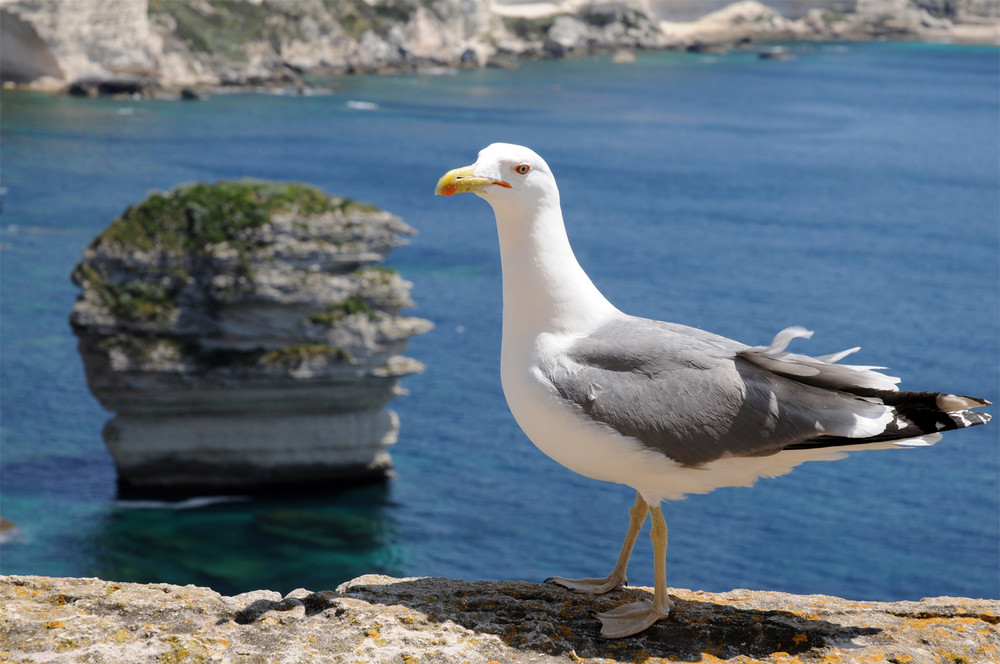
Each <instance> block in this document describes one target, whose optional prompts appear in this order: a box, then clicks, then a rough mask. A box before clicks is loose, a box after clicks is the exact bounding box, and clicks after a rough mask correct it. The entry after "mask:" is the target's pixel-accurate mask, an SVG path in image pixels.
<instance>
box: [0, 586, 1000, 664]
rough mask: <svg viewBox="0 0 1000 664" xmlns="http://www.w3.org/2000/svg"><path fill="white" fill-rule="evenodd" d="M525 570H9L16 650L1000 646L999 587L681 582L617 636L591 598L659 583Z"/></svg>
mask: <svg viewBox="0 0 1000 664" xmlns="http://www.w3.org/2000/svg"><path fill="white" fill-rule="evenodd" d="M650 592H651V591H650V590H649V589H646V588H626V589H624V590H621V591H618V592H613V593H609V594H608V595H602V596H596V597H595V596H590V595H579V594H575V593H572V592H570V591H568V590H566V589H564V588H560V587H558V586H552V585H546V584H534V583H525V582H521V581H456V580H452V579H441V578H409V579H395V578H390V577H385V576H364V577H360V578H358V579H355V580H353V581H349V582H348V583H345V584H343V585H342V586H340V587H339V588H337V589H336V590H335V591H334V590H323V591H319V592H313V591H309V590H303V589H299V590H294V591H292V592H290V593H288V594H287V595H285V596H282V595H281V594H280V593H277V592H274V591H268V590H259V591H255V592H250V593H245V594H243V595H238V596H236V597H223V596H221V595H219V594H218V593H216V592H213V591H212V590H209V589H207V588H198V587H195V586H184V587H181V586H172V585H167V584H151V585H143V584H134V583H112V582H108V581H100V580H98V579H49V578H42V577H30V576H10V577H0V636H2V637H3V638H2V639H0V658H2V659H3V660H4V661H13V662H83V661H88V662H89V661H118V662H125V661H127V662H130V663H132V664H145V663H147V662H148V663H149V664H153V663H162V662H174V661H176V662H182V661H183V662H222V663H225V662H265V661H266V662H283V663H284V662H287V663H289V664H290V663H292V662H317V663H334V662H337V663H344V664H347V663H354V662H371V663H387V664H388V663H390V662H391V663H393V664H398V663H410V664H413V663H416V662H437V663H440V664H446V663H447V664H452V663H454V664H458V663H461V662H467V663H468V664H489V663H490V662H504V663H507V662H539V663H546V664H561V663H567V664H568V663H571V662H582V661H587V662H594V663H595V664H602V663H603V664H612V663H615V662H668V661H670V662H672V661H681V662H723V661H725V662H734V663H735V662H745V663H748V664H749V663H750V662H757V663H760V662H775V663H778V662H782V663H785V664H789V663H793V662H798V663H800V664H806V663H815V664H835V663H837V662H894V663H896V664H903V663H908V664H932V663H934V664H954V663H956V662H969V663H972V662H977V663H978V662H984V663H985V662H995V661H998V658H1000V631H998V629H997V623H998V620H1000V602H997V601H995V600H975V599H965V598H951V597H938V598H932V599H924V600H921V601H919V602H892V603H890V602H855V601H849V600H844V599H840V598H837V597H828V596H821V595H811V596H798V595H788V594H783V593H774V592H765V591H753V590H733V591H731V592H727V593H707V592H698V591H691V590H683V589H679V588H673V589H670V590H669V594H670V596H671V599H672V600H673V601H674V603H675V608H674V610H673V611H672V612H671V615H670V616H669V617H668V618H667V619H666V620H663V621H661V622H659V623H657V624H656V625H654V626H653V627H651V628H650V629H648V630H647V631H646V632H643V633H642V634H639V635H637V636H635V637H629V638H626V639H619V640H609V639H604V638H601V637H600V636H599V634H598V627H599V623H598V622H597V620H596V619H595V618H594V617H593V615H592V613H593V611H595V610H597V611H606V610H609V609H611V608H612V607H614V606H617V605H619V604H621V603H622V602H628V601H634V600H636V599H639V598H642V597H648V596H649V594H650Z"/></svg>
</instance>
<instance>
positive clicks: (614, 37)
mask: <svg viewBox="0 0 1000 664" xmlns="http://www.w3.org/2000/svg"><path fill="white" fill-rule="evenodd" d="M772 4H773V5H774V6H773V7H772V6H768V5H765V4H762V3H760V2H757V1H756V0H747V1H743V2H737V3H735V4H728V5H727V4H726V2H724V1H723V0H699V2H692V1H691V0H553V1H551V2H546V1H528V2H523V1H520V0H502V1H498V0H432V1H431V2H427V1H425V0H378V1H375V2H368V1H363V0H341V1H339V2H332V3H331V2H324V3H321V2H313V1H311V0H294V1H289V0H284V1H282V2H276V1H273V0H226V1H219V0H205V1H204V2H198V3H189V2H168V1H166V0H88V1H87V2H73V3H65V2H60V1H59V0H31V1H30V2H29V1H28V0H0V29H2V35H0V39H2V41H3V43H4V48H3V51H2V54H0V73H2V78H3V82H4V86H5V87H17V88H28V89H36V90H48V91H53V92H69V93H72V94H80V95H105V94H107V95H115V94H121V95H144V96H183V97H189V98H197V97H198V96H200V95H201V91H202V90H205V89H212V88H216V89H217V88H237V89H247V88H262V89H275V88H281V89H290V90H293V91H294V90H305V89H307V88H308V87H309V84H308V81H309V78H310V77H311V76H323V75H341V74H350V73H384V72H399V71H418V70H429V69H433V68H441V67H484V66H505V67H509V66H515V65H516V63H517V62H518V61H519V60H523V59H538V58H564V57H575V56H582V55H590V54H599V53H615V54H616V56H617V57H616V61H619V62H628V61H630V60H631V59H634V58H633V53H634V51H638V50H663V49H674V50H693V51H718V50H725V49H727V48H730V47H734V46H739V45H742V46H743V47H746V46H747V45H748V44H757V43H762V42H763V43H767V42H773V41H780V40H804V41H859V40H870V39H897V40H911V41H938V42H946V43H966V44H987V45H1000V4H998V3H996V2H995V1H993V0H949V1H947V2H945V1H944V0H809V1H808V2H795V3H790V2H781V1H779V0H775V1H774V2H773V3H772ZM705 12H709V13H705ZM767 53H770V51H767Z"/></svg>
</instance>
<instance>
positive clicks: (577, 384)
mask: <svg viewBox="0 0 1000 664" xmlns="http://www.w3.org/2000/svg"><path fill="white" fill-rule="evenodd" d="M747 350H748V347H747V346H745V345H743V344H740V343H738V342H736V341H733V340H731V339H726V338H725V337H720V336H717V335H713V334H709V333H706V332H702V331H700V330H696V329H693V328H688V327H685V326H682V325H676V324H671V323H660V322H658V321H651V320H646V319H641V318H634V317H629V318H625V319H622V320H619V321H615V322H613V323H610V324H608V325H606V326H604V327H603V328H600V329H598V330H596V331H595V332H594V333H593V334H591V335H589V336H587V337H586V338H583V339H580V340H579V341H578V342H576V343H575V344H574V346H573V347H571V348H570V349H569V350H568V351H567V352H566V353H565V355H563V356H561V357H560V358H558V361H555V362H553V363H552V364H551V365H550V366H548V367H544V368H543V370H544V371H545V373H546V376H547V378H548V379H549V380H550V381H551V383H552V385H553V386H554V388H555V389H556V391H557V392H558V393H559V395H560V396H561V397H562V398H563V399H565V400H566V401H568V402H569V403H571V404H573V405H574V406H576V407H578V408H580V409H581V410H583V412H585V413H586V414H587V415H588V416H590V417H591V418H592V419H594V420H596V421H598V422H601V423H603V424H605V425H607V426H609V427H611V428H612V429H614V430H616V431H617V432H618V433H621V434H623V435H626V436H630V437H633V438H635V439H636V440H638V441H640V442H641V443H642V444H643V445H644V446H646V447H648V448H650V449H653V450H656V451H658V452H661V453H663V454H665V455H666V456H668V457H670V458H671V459H673V460H675V461H677V462H679V463H681V464H683V465H686V466H699V465H702V464H705V463H708V462H710V461H713V460H715V459H719V458H721V457H725V456H757V455H766V454H773V453H775V452H778V451H780V450H782V449H784V448H785V447H788V446H792V445H796V444H799V443H802V442H804V441H807V440H810V439H813V438H815V437H817V436H821V435H844V436H846V435H850V433H851V431H852V430H853V429H854V427H855V423H856V419H857V418H858V417H865V418H877V417H879V416H881V415H882V414H883V413H884V412H885V407H884V406H883V405H881V404H880V403H877V402H872V401H869V400H866V399H864V398H860V397H856V396H854V395H850V394H845V393H841V392H837V391H833V390H828V389H823V388H819V387H815V386H810V385H805V384H802V383H800V382H797V381H794V380H791V379H789V378H786V377H783V376H780V375H777V374H775V373H773V372H772V371H769V370H768V369H766V368H763V367H761V366H759V365H757V364H755V363H753V362H751V361H748V360H747V359H746V358H744V357H743V354H744V353H745V352H746V351H747Z"/></svg>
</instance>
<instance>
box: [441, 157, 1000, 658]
mask: <svg viewBox="0 0 1000 664" xmlns="http://www.w3.org/2000/svg"><path fill="white" fill-rule="evenodd" d="M463 192H471V193H474V194H476V195H477V196H479V197H481V198H483V199H484V200H485V201H486V202H487V203H489V204H490V206H491V207H492V208H493V212H494V215H495V216H496V223H497V231H498V235H499V240H500V258H501V263H502V268H503V341H502V348H501V359H500V373H501V381H502V383H503V391H504V396H505V397H506V399H507V404H508V405H509V407H510V411H511V413H512V414H513V416H514V418H515V420H516V421H517V423H518V425H519V426H520V427H521V429H522V430H523V431H524V433H525V434H526V435H527V437H528V438H529V439H530V440H531V441H532V442H533V443H534V444H535V446H536V447H538V449H539V450H541V451H542V452H543V453H544V454H546V455H548V456H549V457H551V458H552V459H554V460H555V461H557V462H558V463H560V464H562V465H563V466H565V467H567V468H569V469H570V470H573V471H575V472H577V473H579V474H581V475H584V476H586V477H590V478H593V479H597V480H603V481H607V482H615V483H618V484H624V485H626V486H629V487H631V488H633V489H635V491H636V499H635V503H634V505H633V506H632V508H631V509H630V510H629V525H628V530H627V533H626V536H625V541H624V543H623V544H622V548H621V553H620V554H619V556H618V560H617V562H616V563H615V565H614V567H613V568H612V570H611V572H610V573H609V574H608V576H606V577H604V578H596V579H567V578H563V577H553V578H551V579H548V580H547V581H548V582H550V583H554V584H557V585H560V586H563V587H566V588H569V589H570V590H573V591H576V592H580V593H592V594H601V593H606V592H610V591H612V590H616V589H618V588H621V587H623V586H625V585H626V576H625V572H626V568H627V566H628V562H629V558H630V556H631V553H632V548H633V546H634V544H635V542H636V539H637V537H638V535H639V531H640V529H641V528H642V526H643V523H644V522H645V520H646V516H647V515H648V516H649V517H650V521H651V526H650V537H651V539H652V541H653V558H654V565H655V567H654V589H653V596H652V599H651V600H648V599H647V600H642V601H639V602H633V603H629V604H625V605H623V606H619V607H617V608H615V609H613V610H611V611H608V612H605V613H600V614H597V617H598V618H599V619H600V621H601V634H602V635H603V636H605V637H608V638H620V637H625V636H630V635H633V634H638V633H640V632H642V631H643V630H645V629H647V628H648V627H650V626H651V625H653V624H654V623H655V622H657V621H658V620H661V619H663V618H666V617H667V616H668V615H669V614H670V610H671V608H672V606H673V603H672V602H671V600H670V598H669V597H668V596H667V585H666V552H667V525H666V522H665V521H664V518H663V512H662V509H661V507H660V505H661V503H662V501H664V500H672V499H680V498H683V497H684V496H686V495H688V494H702V493H708V492H710V491H713V490H715V489H717V488H720V487H729V486H751V485H753V484H754V482H755V481H756V480H757V479H758V478H759V477H775V476H778V475H782V474H785V473H787V472H789V471H791V470H792V468H793V467H795V466H797V465H798V464H800V463H802V462H805V461H817V460H835V459H838V458H842V457H843V456H845V452H846V451H854V450H860V449H887V448H893V447H913V446H920V445H929V444H933V443H934V442H936V441H937V440H938V439H940V437H941V435H940V433H941V432H942V431H948V430H951V429H960V428H964V427H968V426H973V425H977V424H984V423H986V422H987V421H989V419H990V416H989V415H988V414H986V413H980V412H975V411H971V410H969V409H971V408H976V407H978V406H986V405H989V404H990V402H989V401H986V400H984V399H975V398H972V397H965V396H959V395H954V394H942V393H932V392H901V391H899V390H898V388H897V386H896V384H897V383H898V382H899V380H900V379H899V378H895V377H892V376H888V375H886V374H883V373H880V372H879V371H878V370H879V369H883V368H884V367H869V366H856V365H846V364H839V363H838V362H839V361H840V360H842V359H843V358H844V357H846V356H848V355H850V354H851V353H854V352H856V351H857V350H859V348H851V349H848V350H845V351H841V352H839V353H834V354H832V355H825V356H821V357H812V356H808V355H800V354H797V353H791V352H788V351H787V350H786V348H787V347H788V345H789V343H790V342H791V341H793V340H794V339H797V338H808V337H810V336H811V335H812V332H810V331H808V330H806V329H804V328H801V327H790V328H787V329H784V330H782V331H781V332H779V333H778V334H777V335H776V336H775V337H774V340H773V341H772V343H771V344H770V345H768V346H747V345H745V344H742V343H740V342H737V341H734V340H732V339H728V338H726V337H722V336H719V335H716V334H711V333H709V332H705V331H702V330H700V329H696V328H692V327H687V326H685V325H680V324H677V323H668V322H661V321H656V320H649V319H645V318H638V317H636V316H630V315H628V314H625V313H623V312H621V311H619V310H618V309H617V308H616V307H615V306H614V305H612V304H611V303H610V302H609V301H608V300H607V298H605V297H604V296H603V295H602V294H601V292H600V291H599V290H598V289H597V288H596V287H595V286H594V284H593V282H592V281H591V280H590V278H589V277H588V276H587V274H586V273H585V272H584V270H583V268H581V267H580V264H579V263H578V262H577V259H576V257H575V256H574V254H573V249H572V247H571V246H570V243H569V239H568V237H567V234H566V228H565V225H564V223H563V216H562V209H561V206H560V203H559V189H558V187H557V186H556V181H555V178H554V177H553V175H552V171H551V169H550V168H549V167H548V165H547V164H546V163H545V161H544V160H543V159H542V158H541V157H539V156H538V155H537V154H535V152H533V151H532V150H530V149H528V148H526V147H522V146H519V145H511V144H506V143H494V144H493V145H490V146H488V147H486V148H485V149H483V150H482V151H481V152H480V153H479V158H478V160H477V161H476V163H474V164H472V165H471V166H465V167H463V168H456V169H454V170H451V171H448V172H447V173H445V174H444V175H443V176H442V177H441V179H440V180H439V181H438V183H437V188H436V190H435V193H436V194H439V195H443V196H451V195H453V194H457V193H463Z"/></svg>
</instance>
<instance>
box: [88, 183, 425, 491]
mask: <svg viewBox="0 0 1000 664" xmlns="http://www.w3.org/2000/svg"><path fill="white" fill-rule="evenodd" d="M413 233H414V231H413V229H412V228H410V227H409V226H408V225H407V224H405V223H404V222H403V221H402V220H401V219H400V218H399V217H396V216H395V215H393V214H390V213H388V212H385V211H382V210H378V209H376V208H375V207H374V206H371V205H368V204H365V203H359V202H357V201H353V200H351V199H346V198H341V197H335V196H327V195H326V194H324V193H323V192H321V191H320V190H318V189H316V188H313V187H310V186H308V185H302V184H296V183H280V182H270V181H259V180H241V181H236V182H219V183H215V184H198V183H196V184H190V185H183V186H180V187H178V188H176V189H174V190H172V191H169V192H164V193H154V194H151V195H150V196H149V197H148V198H147V199H146V200H144V201H143V202H141V203H140V204H138V205H135V206H132V207H130V208H128V209H127V210H126V211H125V212H124V213H123V214H122V216H121V217H120V218H118V219H116V220H114V221H113V222H112V223H111V224H110V225H109V226H108V227H107V228H106V229H105V230H104V231H103V232H102V233H100V234H99V235H98V236H97V237H96V238H95V239H94V240H93V241H92V242H91V244H90V246H89V247H87V249H86V250H85V251H84V255H83V259H82V260H81V262H80V264H79V265H78V266H77V267H76V269H75V270H74V272H73V280H74V282H75V283H76V284H77V285H78V286H80V288H81V294H80V297H79V298H78V300H77V302H76V304H75V305H74V307H73V311H72V313H71V314H70V323H71V325H72V327H73V331H74V333H75V334H76V335H77V338H78V341H79V349H80V354H81V356H82V358H83V363H84V368H85V369H86V374H87V383H88V385H89V387H90V390H91V392H93V394H94V396H95V397H96V398H97V399H98V401H100V403H101V405H102V406H104V408H106V409H107V410H110V411H112V412H114V413H115V417H114V418H113V419H112V420H110V421H109V422H108V423H107V424H106V425H105V428H104V440H105V442H106V444H107V446H108V449H109V451H110V452H111V456H112V458H113V459H114V461H115V466H116V467H117V470H118V476H119V483H120V486H121V488H122V489H123V490H124V491H126V492H139V491H142V492H158V493H177V494H186V493H190V492H192V491H196V492H198V493H206V492H208V493H228V492H233V491H236V492H248V491H258V490H268V489H272V488H275V487H278V486H306V485H308V484H309V483H322V484H323V485H324V486H326V487H327V488H329V487H335V486H338V485H342V484H345V483H349V482H350V483H353V482H357V481H363V480H369V481H370V480H379V479H384V478H385V477H386V475H387V474H388V473H389V472H390V470H391V468H392V462H391V459H390V456H389V453H388V449H387V448H388V447H389V446H390V445H392V444H393V443H394V442H395V440H396V435H397V432H398V429H399V422H398V418H397V417H396V416H395V414H394V413H392V412H391V411H389V410H386V409H385V405H386V404H388V403H389V402H390V401H391V400H392V399H393V398H395V397H396V396H397V395H398V394H399V393H400V388H399V386H398V380H399V378H400V377H403V376H406V375H408V374H411V373H414V372H417V371H420V370H421V369H422V366H421V364H420V363H419V362H417V361H415V360H412V359H409V358H406V357H404V356H402V355H401V354H400V353H401V352H402V351H403V350H404V349H405V347H406V343H407V340H408V339H409V337H411V336H413V335H415V334H421V333H423V332H426V331H427V330H428V329H430V327H431V324H430V323H429V322H428V321H425V320H423V319H419V318H412V317H406V316H401V315H400V314H399V310H400V309H401V308H404V307H407V306H412V302H411V301H410V296H409V292H410V287H411V284H410V283H409V282H407V281H405V280H404V279H402V277H400V275H399V274H398V273H397V272H396V271H395V270H393V269H390V268H386V267H384V266H383V265H382V264H381V263H382V261H383V260H384V259H385V257H386V256H387V255H388V254H389V252H390V251H391V249H392V248H393V247H396V246H399V245H401V244H404V243H405V240H404V237H405V236H407V235H412V234H413Z"/></svg>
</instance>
